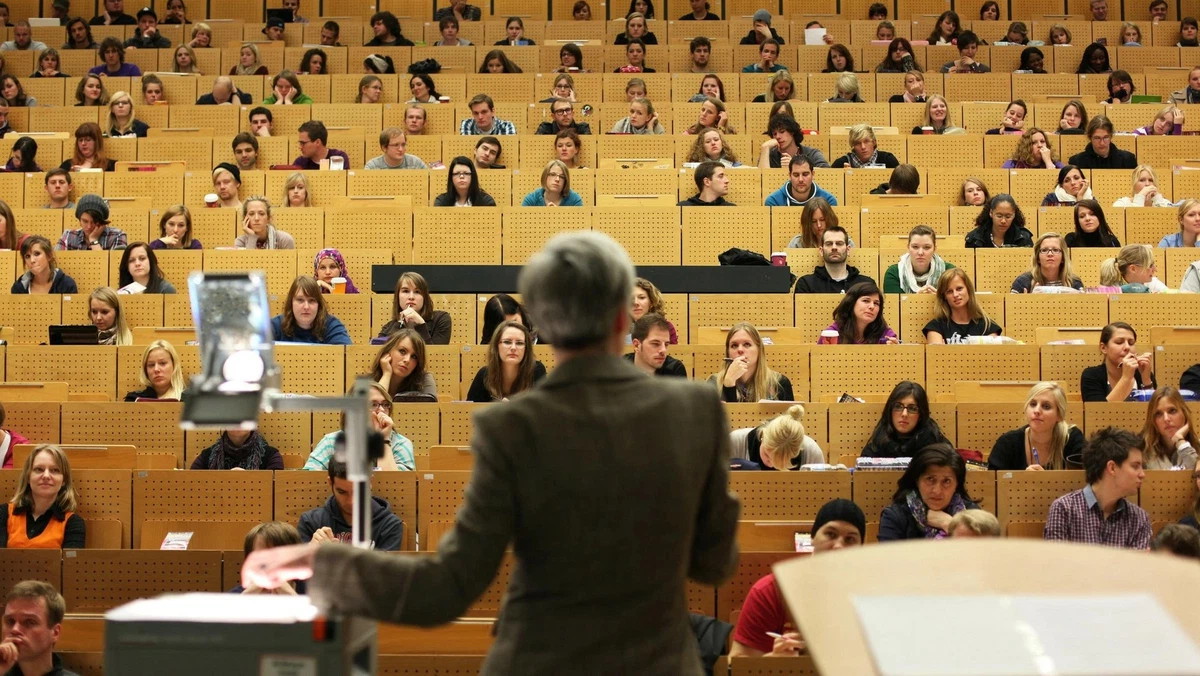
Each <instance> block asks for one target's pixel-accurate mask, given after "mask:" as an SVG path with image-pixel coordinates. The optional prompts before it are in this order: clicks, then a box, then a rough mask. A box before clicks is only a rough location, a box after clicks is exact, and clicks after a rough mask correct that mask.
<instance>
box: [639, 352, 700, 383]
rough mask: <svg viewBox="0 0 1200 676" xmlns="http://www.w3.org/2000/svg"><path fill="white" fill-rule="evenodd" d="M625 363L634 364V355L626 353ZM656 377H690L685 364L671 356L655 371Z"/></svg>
mask: <svg viewBox="0 0 1200 676" xmlns="http://www.w3.org/2000/svg"><path fill="white" fill-rule="evenodd" d="M625 361H627V362H630V363H632V362H633V353H632V352H626V353H625ZM654 375H656V376H676V377H679V378H686V377H688V373H687V367H686V366H684V365H683V362H681V361H679V360H678V359H676V358H675V357H672V356H671V355H667V359H666V361H664V362H663V365H662V366H660V367H658V368H656V369H654Z"/></svg>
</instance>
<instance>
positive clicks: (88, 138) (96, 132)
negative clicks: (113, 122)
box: [58, 122, 117, 171]
mask: <svg viewBox="0 0 1200 676" xmlns="http://www.w3.org/2000/svg"><path fill="white" fill-rule="evenodd" d="M74 147H75V150H74V153H73V154H72V156H71V157H68V158H67V159H66V160H63V163H62V164H60V165H58V167H59V169H62V170H64V171H79V170H81V169H101V170H103V171H112V170H113V169H115V168H116V166H117V162H116V160H112V159H109V158H108V157H107V156H106V155H105V154H104V134H103V133H102V132H101V131H100V125H98V124H96V123H95V122H84V123H83V124H81V125H79V127H78V128H77V129H75V144H74Z"/></svg>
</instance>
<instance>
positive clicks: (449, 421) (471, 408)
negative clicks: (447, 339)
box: [441, 355, 488, 446]
mask: <svg viewBox="0 0 1200 676" xmlns="http://www.w3.org/2000/svg"><path fill="white" fill-rule="evenodd" d="M464 356H465V355H464ZM464 361H465V359H464ZM471 375H472V376H474V375H475V374H474V373H472V374H471ZM483 406H488V404H472V403H467V402H454V403H447V404H441V411H442V435H441V443H442V444H443V445H448V446H466V445H468V444H469V443H471V432H472V426H471V414H472V413H474V412H475V411H476V410H477V409H479V408H480V407H483Z"/></svg>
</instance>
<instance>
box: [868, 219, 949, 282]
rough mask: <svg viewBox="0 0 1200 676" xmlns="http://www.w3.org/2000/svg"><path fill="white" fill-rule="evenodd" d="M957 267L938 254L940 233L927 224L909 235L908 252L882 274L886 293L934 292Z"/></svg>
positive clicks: (911, 231) (914, 229)
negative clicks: (940, 280) (945, 274)
mask: <svg viewBox="0 0 1200 676" xmlns="http://www.w3.org/2000/svg"><path fill="white" fill-rule="evenodd" d="M953 269H954V264H953V263H950V262H949V261H947V260H945V259H944V258H942V257H941V256H939V255H938V252H937V233H935V232H934V231H933V228H931V227H929V226H928V225H918V226H916V227H915V228H913V229H912V230H910V231H909V232H908V252H907V253H905V254H902V255H901V256H900V261H899V262H898V263H894V264H892V265H889V266H888V269H887V271H886V272H884V274H883V292H884V293H935V292H936V291H937V288H938V280H939V279H940V278H941V276H942V274H943V273H944V272H946V271H947V270H953Z"/></svg>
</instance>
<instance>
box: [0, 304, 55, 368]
mask: <svg viewBox="0 0 1200 676" xmlns="http://www.w3.org/2000/svg"><path fill="white" fill-rule="evenodd" d="M0 317H2V318H3V319H0V325H3V326H10V327H12V328H13V338H12V341H11V342H12V343H13V345H20V344H29V345H36V344H38V343H44V342H46V341H47V340H49V335H48V333H47V331H46V327H47V326H48V325H50V324H59V323H62V305H61V301H60V300H59V297H58V296H57V295H53V294H41V293H39V294H14V295H10V294H0ZM9 349H10V350H12V349H14V346H12V345H10V346H9ZM10 354H12V353H11V352H10ZM39 361H40V360H39ZM18 369H19V370H23V371H25V372H26V373H36V372H37V367H36V366H35V365H18ZM12 374H13V371H12V370H11V366H10V370H9V376H8V378H7V380H20V378H16V377H13V375H12ZM39 380H44V378H43V379H39Z"/></svg>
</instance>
